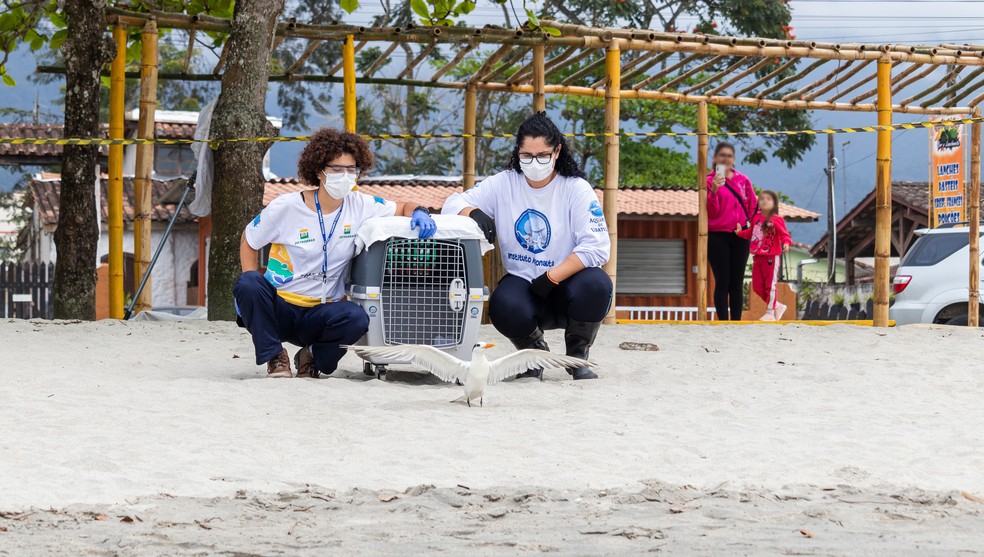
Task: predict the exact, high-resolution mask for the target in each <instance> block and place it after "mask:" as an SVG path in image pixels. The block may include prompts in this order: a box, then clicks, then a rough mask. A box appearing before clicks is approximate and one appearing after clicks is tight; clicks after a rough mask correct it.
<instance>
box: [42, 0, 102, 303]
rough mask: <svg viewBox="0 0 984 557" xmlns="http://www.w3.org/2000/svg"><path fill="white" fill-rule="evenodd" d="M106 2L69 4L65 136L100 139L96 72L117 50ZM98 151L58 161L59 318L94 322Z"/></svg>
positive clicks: (82, 149)
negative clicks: (108, 28) (110, 33)
mask: <svg viewBox="0 0 984 557" xmlns="http://www.w3.org/2000/svg"><path fill="white" fill-rule="evenodd" d="M105 7H106V1H105V0H67V1H66V2H65V4H64V13H65V20H66V21H67V23H68V37H67V38H66V40H65V42H64V43H63V45H62V54H63V55H64V56H65V67H66V72H65V80H66V90H65V137H80V138H95V137H98V136H99V90H100V87H101V82H100V79H99V71H100V70H101V69H102V67H103V65H104V64H106V63H108V62H109V61H110V60H111V59H112V57H113V55H114V53H115V52H116V47H115V45H113V43H112V41H111V40H109V38H108V37H107V36H106V33H105V31H106V25H105V23H104V21H103V9H104V8H105ZM98 154H99V147H98V146H95V145H92V146H81V145H66V146H65V151H64V155H63V157H62V174H61V195H60V202H59V205H60V209H59V212H58V229H57V230H56V231H55V247H56V248H57V250H58V259H57V261H56V263H55V284H54V313H55V317H56V318H58V319H90V320H91V319H95V317H96V248H97V245H98V243H99V226H98V224H96V223H97V222H98V219H97V218H96V211H97V207H96V193H95V187H96V178H97V175H96V165H97V164H98V159H97V157H98Z"/></svg>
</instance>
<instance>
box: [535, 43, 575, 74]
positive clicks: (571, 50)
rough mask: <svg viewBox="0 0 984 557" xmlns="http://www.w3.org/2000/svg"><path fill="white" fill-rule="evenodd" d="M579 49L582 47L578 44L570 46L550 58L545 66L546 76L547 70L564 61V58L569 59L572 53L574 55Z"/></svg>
mask: <svg viewBox="0 0 984 557" xmlns="http://www.w3.org/2000/svg"><path fill="white" fill-rule="evenodd" d="M579 50H581V49H580V48H578V47H576V46H569V47H567V48H565V49H564V51H563V52H561V53H560V54H558V55H556V56H554V57H553V58H550V59H548V60H547V61H546V63H545V64H544V66H543V69H544V76H546V70H549V69H550V68H553V67H554V66H556V65H558V64H560V63H562V62H563V61H564V60H567V59H568V58H570V57H571V55H573V54H574V53H575V52H577V51H579Z"/></svg>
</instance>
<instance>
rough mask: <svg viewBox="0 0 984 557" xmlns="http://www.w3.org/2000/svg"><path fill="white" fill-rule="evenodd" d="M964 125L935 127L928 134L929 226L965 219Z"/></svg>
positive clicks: (934, 226)
mask: <svg viewBox="0 0 984 557" xmlns="http://www.w3.org/2000/svg"><path fill="white" fill-rule="evenodd" d="M965 140H966V135H965V133H964V125H963V124H960V125H956V126H949V127H943V126H940V127H933V128H932V129H931V130H930V135H929V167H930V170H929V198H930V199H929V201H930V213H929V214H930V215H931V216H930V226H931V227H933V228H936V227H937V226H940V225H941V224H952V223H956V222H963V221H964V220H966V219H965V218H964V141H965Z"/></svg>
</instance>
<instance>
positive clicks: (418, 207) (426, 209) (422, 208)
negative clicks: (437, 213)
mask: <svg viewBox="0 0 984 557" xmlns="http://www.w3.org/2000/svg"><path fill="white" fill-rule="evenodd" d="M417 211H423V212H425V213H427V214H428V215H429V214H431V212H430V209H428V208H427V207H424V206H423V205H417V208H416V209H414V210H413V211H410V212H411V213H416V212H417Z"/></svg>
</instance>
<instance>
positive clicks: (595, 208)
mask: <svg viewBox="0 0 984 557" xmlns="http://www.w3.org/2000/svg"><path fill="white" fill-rule="evenodd" d="M465 207H476V208H478V209H481V210H482V211H485V213H487V214H488V215H489V216H490V217H492V218H493V219H495V229H496V234H497V235H498V243H499V251H500V252H501V254H502V264H503V266H505V268H506V272H508V273H509V274H511V275H516V276H518V277H522V278H524V279H526V280H530V281H532V280H533V279H534V278H536V277H538V276H540V275H542V274H543V273H545V272H546V271H549V270H550V269H551V268H552V267H556V266H557V265H559V264H560V263H561V262H562V261H563V260H564V259H567V257H568V256H570V255H571V254H572V253H574V254H577V256H578V258H580V259H581V262H582V263H584V266H585V267H601V266H602V265H604V264H605V263H607V262H608V258H609V256H610V255H611V240H610V239H609V237H608V225H607V224H606V223H605V215H604V212H603V211H602V208H601V203H599V202H598V197H597V196H596V195H595V192H594V189H592V188H591V185H590V184H588V182H587V181H586V180H584V179H583V178H568V177H566V176H561V175H560V174H558V175H557V176H556V177H555V178H554V179H553V180H551V181H550V183H549V184H547V185H546V186H544V187H542V188H533V187H530V185H529V184H528V183H527V182H526V177H525V176H523V174H521V173H519V172H516V171H515V170H506V171H505V172H500V173H498V174H496V175H494V176H489V177H488V178H486V179H485V180H483V181H482V182H481V183H479V184H477V185H476V186H475V187H474V188H472V189H470V190H468V191H466V192H462V193H455V194H452V195H451V196H450V197H448V199H447V201H445V202H444V207H443V208H442V209H441V212H442V213H445V214H458V213H460V212H461V211H462V209H464V208H465Z"/></svg>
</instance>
